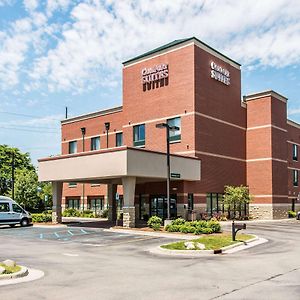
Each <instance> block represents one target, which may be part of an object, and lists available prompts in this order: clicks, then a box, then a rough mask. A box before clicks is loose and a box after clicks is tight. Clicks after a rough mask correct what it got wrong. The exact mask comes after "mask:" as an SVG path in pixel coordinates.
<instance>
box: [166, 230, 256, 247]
mask: <svg viewBox="0 0 300 300" xmlns="http://www.w3.org/2000/svg"><path fill="white" fill-rule="evenodd" d="M252 238H254V236H253V235H250V234H243V233H241V234H237V236H236V241H235V242H233V241H232V237H231V234H230V233H218V234H209V235H204V236H202V237H200V238H199V239H195V240H192V241H191V242H195V243H201V244H204V245H205V250H216V249H220V248H222V247H226V246H229V245H233V244H236V243H239V242H242V241H247V240H250V239H252ZM185 242H186V241H180V242H176V243H171V244H167V245H163V246H161V247H162V248H165V249H169V250H187V249H186V247H185V245H184V243H185ZM193 250H199V249H197V247H196V249H192V250H191V251H193Z"/></svg>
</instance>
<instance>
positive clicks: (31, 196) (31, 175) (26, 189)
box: [15, 169, 40, 210]
mask: <svg viewBox="0 0 300 300" xmlns="http://www.w3.org/2000/svg"><path fill="white" fill-rule="evenodd" d="M37 188H38V177H37V174H36V172H35V170H31V171H28V170H26V169H23V170H19V171H18V172H17V174H16V181H15V201H17V202H18V203H19V204H21V205H22V206H23V207H24V208H25V209H28V210H32V209H34V208H36V207H37V206H38V204H39V200H40V198H39V197H38V194H37V191H38V189H37Z"/></svg>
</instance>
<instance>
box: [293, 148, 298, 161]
mask: <svg viewBox="0 0 300 300" xmlns="http://www.w3.org/2000/svg"><path fill="white" fill-rule="evenodd" d="M293 161H298V145H296V144H293Z"/></svg>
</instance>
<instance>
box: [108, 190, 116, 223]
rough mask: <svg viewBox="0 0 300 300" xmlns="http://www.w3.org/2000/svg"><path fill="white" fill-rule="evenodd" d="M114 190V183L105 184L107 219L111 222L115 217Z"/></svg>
mask: <svg viewBox="0 0 300 300" xmlns="http://www.w3.org/2000/svg"><path fill="white" fill-rule="evenodd" d="M116 192H117V185H116V184H108V185H107V202H108V221H111V222H115V221H116V219H117V206H116V204H117V203H116Z"/></svg>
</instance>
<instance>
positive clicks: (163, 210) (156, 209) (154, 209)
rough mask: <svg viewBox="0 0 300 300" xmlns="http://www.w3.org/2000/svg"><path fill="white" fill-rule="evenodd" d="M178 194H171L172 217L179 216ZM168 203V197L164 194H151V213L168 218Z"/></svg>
mask: <svg viewBox="0 0 300 300" xmlns="http://www.w3.org/2000/svg"><path fill="white" fill-rule="evenodd" d="M176 198H177V197H176V195H171V196H170V215H171V218H176V217H177V203H176V202H177V201H176V200H177V199H176ZM167 208H168V204H167V197H166V196H164V195H152V196H150V215H151V216H158V217H160V218H162V219H163V220H164V219H166V218H167V216H168V212H167Z"/></svg>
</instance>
